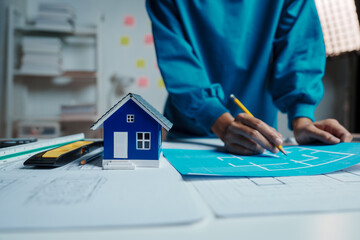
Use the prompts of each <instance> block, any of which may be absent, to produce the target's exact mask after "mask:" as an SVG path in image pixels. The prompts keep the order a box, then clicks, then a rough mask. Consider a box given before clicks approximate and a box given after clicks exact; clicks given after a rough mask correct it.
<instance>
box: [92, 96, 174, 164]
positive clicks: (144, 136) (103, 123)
mask: <svg viewBox="0 0 360 240" xmlns="http://www.w3.org/2000/svg"><path fill="white" fill-rule="evenodd" d="M101 127H103V128H104V130H103V131H104V160H103V168H104V169H131V167H132V166H133V164H135V165H136V166H141V167H158V166H159V157H160V153H161V143H162V136H161V129H162V127H163V128H164V129H166V130H167V131H169V130H170V128H171V127H172V123H171V122H170V121H169V120H168V119H166V118H165V117H164V116H163V115H162V114H161V113H159V112H158V111H157V110H156V109H155V108H154V107H153V106H151V105H150V104H149V103H148V102H146V101H145V100H144V99H143V98H142V97H141V96H139V95H136V94H132V93H129V94H128V95H126V96H125V97H124V98H123V99H121V100H120V101H119V102H118V103H117V104H115V105H114V106H113V107H112V108H111V109H110V110H109V111H108V112H107V113H105V114H104V115H103V116H102V117H101V118H100V119H99V120H97V121H96V122H95V123H94V124H93V125H92V126H91V129H92V130H96V129H99V128H101ZM127 167H129V168H127Z"/></svg>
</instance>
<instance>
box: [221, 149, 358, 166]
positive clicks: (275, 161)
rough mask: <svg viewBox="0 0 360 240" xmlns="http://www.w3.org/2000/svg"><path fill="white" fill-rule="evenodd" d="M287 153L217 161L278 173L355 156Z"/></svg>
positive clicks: (333, 153) (307, 150) (307, 151)
mask: <svg viewBox="0 0 360 240" xmlns="http://www.w3.org/2000/svg"><path fill="white" fill-rule="evenodd" d="M286 152H287V154H288V156H283V155H278V154H273V153H271V152H269V151H266V152H265V153H263V154H262V157H263V158H264V159H263V160H259V158H255V159H254V160H256V161H252V160H251V158H249V157H246V156H237V155H231V156H225V157H217V159H218V160H219V161H222V162H224V163H226V164H228V165H229V166H231V167H236V168H237V167H243V168H244V167H245V168H261V169H263V170H265V171H274V170H277V171H278V170H290V169H300V168H309V167H315V166H321V165H324V164H329V163H332V162H336V161H340V160H343V159H345V158H348V157H351V156H354V154H351V153H339V152H331V151H323V150H316V149H311V148H305V147H287V148H286ZM266 157H269V158H266Z"/></svg>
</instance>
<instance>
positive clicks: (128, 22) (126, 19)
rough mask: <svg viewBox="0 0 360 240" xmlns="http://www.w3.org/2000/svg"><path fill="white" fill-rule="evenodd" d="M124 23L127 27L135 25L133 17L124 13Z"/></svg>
mask: <svg viewBox="0 0 360 240" xmlns="http://www.w3.org/2000/svg"><path fill="white" fill-rule="evenodd" d="M124 25H125V26H128V27H133V26H135V17H134V16H131V15H126V16H125V17H124Z"/></svg>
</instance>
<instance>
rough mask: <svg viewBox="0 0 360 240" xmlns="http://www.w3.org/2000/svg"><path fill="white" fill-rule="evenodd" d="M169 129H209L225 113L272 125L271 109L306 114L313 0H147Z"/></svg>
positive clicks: (315, 47)
mask: <svg viewBox="0 0 360 240" xmlns="http://www.w3.org/2000/svg"><path fill="white" fill-rule="evenodd" d="M146 6H147V11H148V14H149V16H150V19H151V21H152V28H153V35H154V41H155V47H156V54H157V61H158V65H159V68H160V71H161V74H162V76H163V79H164V82H165V85H166V88H167V90H168V93H169V97H168V99H167V103H166V106H165V115H166V117H167V118H169V119H170V120H171V121H172V122H173V123H174V127H173V130H172V131H173V132H174V133H175V134H182V135H190V136H210V135H212V133H211V130H210V128H211V126H212V125H213V124H214V122H215V121H216V119H217V118H218V117H220V116H221V115H222V114H223V113H225V112H230V113H231V114H232V115H233V116H236V115H237V114H238V113H240V112H241V110H240V109H239V107H237V105H236V104H234V103H233V102H232V101H231V99H230V98H229V95H230V94H231V93H233V94H235V96H237V97H238V98H239V99H240V101H242V102H243V104H244V105H245V106H246V107H247V108H248V109H249V111H250V112H251V113H252V114H253V115H254V116H255V117H257V118H259V119H261V120H263V121H264V122H266V123H267V124H269V125H270V126H273V127H276V124H277V109H280V111H282V112H286V113H287V114H288V119H289V123H290V125H289V127H290V128H291V121H292V120H293V119H294V118H296V117H308V118H310V119H312V120H314V111H315V108H316V106H317V105H318V103H319V102H320V100H321V98H322V96H323V85H322V77H323V74H324V70H325V62H326V55H325V47H324V42H323V36H322V31H321V26H320V22H319V19H318V15H317V11H316V8H315V4H314V2H313V0H276V1H274V0H237V1H234V0H221V1H217V0H209V1H200V0H148V1H147V3H146Z"/></svg>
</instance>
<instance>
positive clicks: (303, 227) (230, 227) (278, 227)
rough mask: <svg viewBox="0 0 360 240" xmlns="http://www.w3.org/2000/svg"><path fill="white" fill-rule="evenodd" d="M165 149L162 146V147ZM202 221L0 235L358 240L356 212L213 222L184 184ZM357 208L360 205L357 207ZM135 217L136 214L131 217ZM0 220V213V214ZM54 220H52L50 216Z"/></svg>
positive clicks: (4, 236) (8, 237) (2, 238)
mask: <svg viewBox="0 0 360 240" xmlns="http://www.w3.org/2000/svg"><path fill="white" fill-rule="evenodd" d="M165 147H166V143H165ZM184 184H186V185H187V187H188V188H189V190H190V192H191V194H192V195H193V196H194V198H195V199H196V201H197V202H198V203H200V205H201V206H202V208H203V209H202V210H203V211H204V212H205V218H204V219H203V220H201V221H199V222H197V223H194V224H189V225H170V226H156V227H129V228H116V227H106V228H89V229H87V228H82V229H59V230H41V231H40V230H31V231H21V232H19V231H10V232H0V240H5V239H6V240H11V239H36V240H40V239H47V240H48V239H61V240H64V239H86V240H91V239H172V240H176V239H179V240H180V239H181V240H184V239H207V240H209V239H235V238H236V239H269V240H270V239H276V240H280V239H287V240H289V239H291V240H296V239H326V240H332V239H342V240H347V239H360V211H349V212H332V213H316V212H314V213H303V214H284V215H265V216H264V215H261V216H251V217H238V218H226V219H222V218H216V217H215V216H214V214H213V213H212V211H211V209H209V207H208V206H207V204H206V203H205V202H204V200H203V199H202V198H201V197H200V195H199V194H198V192H197V191H196V189H195V188H194V186H193V185H192V184H191V182H185V183H184ZM359 204H360V203H359ZM134 214H136V213H134ZM0 217H2V216H1V213H0ZM54 217H56V216H54Z"/></svg>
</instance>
